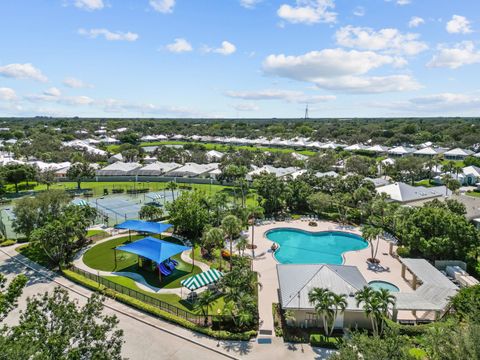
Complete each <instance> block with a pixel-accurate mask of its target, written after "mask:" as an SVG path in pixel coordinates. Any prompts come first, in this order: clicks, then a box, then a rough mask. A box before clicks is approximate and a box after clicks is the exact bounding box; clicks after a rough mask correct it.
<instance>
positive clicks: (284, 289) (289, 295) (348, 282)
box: [277, 264, 368, 310]
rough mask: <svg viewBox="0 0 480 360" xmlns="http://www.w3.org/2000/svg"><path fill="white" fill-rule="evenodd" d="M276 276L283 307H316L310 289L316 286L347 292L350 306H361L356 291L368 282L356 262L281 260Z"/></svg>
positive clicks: (351, 307) (348, 307)
mask: <svg viewBox="0 0 480 360" xmlns="http://www.w3.org/2000/svg"><path fill="white" fill-rule="evenodd" d="M277 276H278V283H279V290H280V303H281V305H282V308H283V309H313V307H314V306H313V305H312V304H311V303H310V302H309V301H308V293H309V292H310V290H311V289H313V288H327V289H329V290H330V291H332V292H334V293H336V294H344V295H347V309H350V310H358V307H357V304H356V300H355V298H354V296H353V295H354V294H355V293H356V292H357V291H358V290H361V289H362V288H363V287H364V286H368V284H367V281H366V280H365V278H364V277H363V275H362V274H361V273H360V271H359V270H358V268H357V267H355V266H345V265H326V264H312V265H299V264H278V265H277Z"/></svg>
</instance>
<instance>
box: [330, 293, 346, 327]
mask: <svg viewBox="0 0 480 360" xmlns="http://www.w3.org/2000/svg"><path fill="white" fill-rule="evenodd" d="M332 304H333V308H334V310H333V318H332V323H331V326H330V336H332V333H333V329H334V327H335V322H336V321H337V318H338V315H339V314H340V313H343V312H344V311H345V309H346V307H347V295H345V294H335V293H332Z"/></svg>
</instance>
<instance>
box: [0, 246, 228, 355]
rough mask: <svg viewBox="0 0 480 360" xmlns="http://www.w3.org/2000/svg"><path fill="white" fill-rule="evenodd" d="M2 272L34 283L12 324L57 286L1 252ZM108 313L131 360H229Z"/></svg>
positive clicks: (81, 298) (80, 299)
mask: <svg viewBox="0 0 480 360" xmlns="http://www.w3.org/2000/svg"><path fill="white" fill-rule="evenodd" d="M0 272H1V273H2V274H6V275H7V277H12V276H14V275H16V274H20V273H24V274H26V275H27V276H28V277H29V279H30V281H29V283H28V285H27V287H26V288H25V290H24V294H23V296H22V297H21V299H20V301H19V308H18V309H17V310H16V311H14V312H13V313H11V314H10V315H9V316H8V318H7V319H6V320H5V321H6V322H7V323H10V324H11V323H14V322H16V320H17V319H18V313H19V310H20V309H23V308H24V307H25V299H26V298H27V297H28V296H32V295H35V294H38V293H44V292H46V291H50V290H52V288H53V287H54V286H55V284H54V283H52V281H51V280H47V279H45V278H42V277H40V276H38V274H37V273H36V272H34V271H32V270H29V269H28V268H26V267H24V266H21V265H19V264H18V263H16V262H14V261H13V260H11V259H10V258H9V257H7V256H6V255H5V254H4V253H2V252H0ZM70 294H71V297H72V298H75V299H77V300H78V302H79V303H80V304H84V303H85V301H86V298H85V297H84V296H81V295H79V294H78V293H76V292H73V291H70ZM105 313H106V314H112V313H115V314H116V315H117V317H118V319H119V321H120V323H119V326H120V328H122V329H123V330H124V332H125V336H124V337H125V344H124V346H123V355H124V356H126V357H128V358H130V359H138V360H142V359H172V360H173V359H182V360H185V359H196V360H203V359H205V360H207V359H212V360H216V359H221V360H224V359H226V357H224V356H222V355H220V354H217V353H215V352H212V351H211V350H207V349H205V348H203V347H200V346H198V345H195V344H192V343H191V342H189V341H186V340H183V339H182V338H179V337H177V336H174V335H170V334H168V333H166V332H163V331H161V330H159V329H156V328H154V327H152V326H150V325H147V324H145V323H143V322H140V321H138V320H136V319H133V318H131V317H129V316H126V315H123V314H120V313H118V312H116V311H113V310H111V309H105Z"/></svg>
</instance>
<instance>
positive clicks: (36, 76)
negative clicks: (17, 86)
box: [0, 63, 48, 82]
mask: <svg viewBox="0 0 480 360" xmlns="http://www.w3.org/2000/svg"><path fill="white" fill-rule="evenodd" d="M0 75H2V76H5V77H9V78H15V79H28V80H36V81H40V82H47V81H48V79H47V77H46V76H45V75H43V74H42V72H41V71H40V70H39V69H37V68H36V67H34V66H33V65H32V64H30V63H26V64H9V65H5V66H0Z"/></svg>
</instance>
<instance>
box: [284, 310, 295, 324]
mask: <svg viewBox="0 0 480 360" xmlns="http://www.w3.org/2000/svg"><path fill="white" fill-rule="evenodd" d="M283 316H284V318H285V322H286V323H287V325H290V324H295V321H296V320H297V319H296V317H295V312H294V311H293V310H287V311H285V313H284V314H283Z"/></svg>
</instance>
